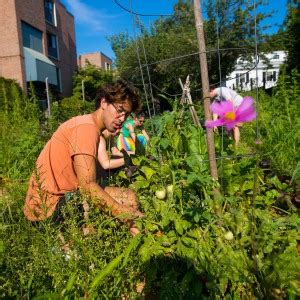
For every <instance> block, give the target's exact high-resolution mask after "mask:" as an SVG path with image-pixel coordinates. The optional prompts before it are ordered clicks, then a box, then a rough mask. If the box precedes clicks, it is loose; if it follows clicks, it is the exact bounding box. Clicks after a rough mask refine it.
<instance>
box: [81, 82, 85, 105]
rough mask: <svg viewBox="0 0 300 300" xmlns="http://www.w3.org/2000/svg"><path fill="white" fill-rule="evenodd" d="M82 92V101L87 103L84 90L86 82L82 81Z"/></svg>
mask: <svg viewBox="0 0 300 300" xmlns="http://www.w3.org/2000/svg"><path fill="white" fill-rule="evenodd" d="M81 90H82V100H83V102H84V101H85V89H84V80H82V81H81Z"/></svg>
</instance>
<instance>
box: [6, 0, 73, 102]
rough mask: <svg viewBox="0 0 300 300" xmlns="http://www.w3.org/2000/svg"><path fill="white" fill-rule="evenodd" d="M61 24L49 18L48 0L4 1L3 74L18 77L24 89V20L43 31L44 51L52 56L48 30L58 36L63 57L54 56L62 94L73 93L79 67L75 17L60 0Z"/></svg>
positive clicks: (58, 11)
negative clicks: (48, 42)
mask: <svg viewBox="0 0 300 300" xmlns="http://www.w3.org/2000/svg"><path fill="white" fill-rule="evenodd" d="M56 19H57V26H52V25H51V24H48V23H46V21H45V12H44V0H0V32H1V34H0V76H3V77H6V78H12V79H16V80H17V81H18V82H19V83H20V84H21V86H22V87H23V88H25V87H26V82H25V66H24V56H23V41H22V29H21V21H25V22H26V23H28V24H30V25H32V26H33V27H35V28H37V29H39V30H40V31H42V32H43V41H42V44H43V50H44V54H45V55H46V56H47V55H48V49H47V35H46V33H47V31H48V32H51V33H53V34H55V35H56V36H57V38H58V47H59V59H58V60H56V59H51V58H50V59H51V60H52V61H53V63H54V64H55V65H56V66H57V67H58V68H59V69H60V74H61V83H62V96H69V95H71V93H72V76H73V75H74V72H75V71H76V70H77V59H76V57H77V54H76V41H75V29H74V17H73V16H72V15H71V14H70V13H68V12H67V10H66V8H65V7H64V5H62V4H61V3H60V2H59V1H56Z"/></svg>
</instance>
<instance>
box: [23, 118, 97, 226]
mask: <svg viewBox="0 0 300 300" xmlns="http://www.w3.org/2000/svg"><path fill="white" fill-rule="evenodd" d="M98 143H99V130H98V128H97V126H96V124H95V123H94V121H93V117H92V115H91V114H89V115H83V116H78V117H75V118H72V119H70V120H68V121H66V122H65V123H63V124H61V125H60V126H59V127H58V129H57V130H56V131H55V132H54V134H53V136H52V137H51V139H50V140H49V141H48V142H47V144H46V146H45V147H44V149H43V150H42V152H41V153H40V155H39V157H38V159H37V162H36V170H35V171H34V172H33V174H32V175H31V178H30V181H29V188H28V191H27V195H26V200H25V206H24V214H25V216H26V218H27V219H29V220H31V221H40V220H43V219H46V218H48V217H50V216H51V215H52V213H53V212H54V210H55V207H56V205H57V203H58V200H59V198H60V197H61V196H63V195H64V194H65V193H66V192H70V191H75V190H77V188H78V179H77V177H76V173H75V171H74V168H73V156H74V155H76V154H87V155H92V156H93V157H95V159H97V149H98Z"/></svg>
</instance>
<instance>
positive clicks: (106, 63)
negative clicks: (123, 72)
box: [104, 62, 110, 71]
mask: <svg viewBox="0 0 300 300" xmlns="http://www.w3.org/2000/svg"><path fill="white" fill-rule="evenodd" d="M104 65H105V70H106V71H107V70H110V64H109V63H108V62H105V63H104Z"/></svg>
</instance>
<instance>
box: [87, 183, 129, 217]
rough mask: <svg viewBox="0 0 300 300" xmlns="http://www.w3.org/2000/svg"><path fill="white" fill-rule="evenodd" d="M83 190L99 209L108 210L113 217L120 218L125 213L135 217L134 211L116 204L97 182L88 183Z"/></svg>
mask: <svg viewBox="0 0 300 300" xmlns="http://www.w3.org/2000/svg"><path fill="white" fill-rule="evenodd" d="M82 188H83V189H84V190H85V191H86V192H87V193H88V194H89V195H90V196H91V199H92V200H93V201H94V202H95V204H96V205H97V206H98V207H101V208H102V209H105V208H108V209H109V210H110V211H111V213H112V215H113V216H120V215H121V214H125V213H128V214H130V215H131V216H132V215H134V211H133V210H132V209H130V208H129V207H126V206H123V205H121V204H119V203H118V202H116V201H115V200H114V199H113V198H112V197H111V196H110V195H109V194H108V193H106V192H105V191H104V190H103V189H102V188H101V187H100V186H99V185H98V184H97V183H96V182H90V183H87V184H85V186H83V187H82Z"/></svg>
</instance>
